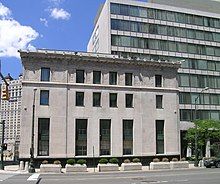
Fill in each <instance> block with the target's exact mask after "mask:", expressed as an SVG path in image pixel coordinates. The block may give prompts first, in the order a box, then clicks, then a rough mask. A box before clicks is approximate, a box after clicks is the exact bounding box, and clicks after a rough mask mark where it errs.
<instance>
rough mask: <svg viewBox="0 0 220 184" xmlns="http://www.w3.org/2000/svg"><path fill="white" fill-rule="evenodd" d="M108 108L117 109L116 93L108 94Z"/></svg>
mask: <svg viewBox="0 0 220 184" xmlns="http://www.w3.org/2000/svg"><path fill="white" fill-rule="evenodd" d="M109 106H110V107H117V93H110V94H109Z"/></svg>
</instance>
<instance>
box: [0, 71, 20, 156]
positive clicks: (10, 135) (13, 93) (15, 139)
mask: <svg viewBox="0 0 220 184" xmlns="http://www.w3.org/2000/svg"><path fill="white" fill-rule="evenodd" d="M5 79H6V81H7V82H8V84H9V87H8V89H9V97H10V99H9V101H7V100H1V120H5V134H4V142H5V143H7V145H8V146H7V152H6V155H11V154H12V156H13V157H14V156H15V154H16V156H17V157H18V146H19V142H20V135H21V134H20V124H21V90H22V75H20V76H19V78H18V79H13V78H12V77H11V76H10V75H8V76H6V77H5ZM4 86H5V83H4V82H2V88H1V89H3V88H4ZM1 94H2V93H1ZM0 132H1V134H2V129H1V130H0ZM0 138H1V135H0Z"/></svg>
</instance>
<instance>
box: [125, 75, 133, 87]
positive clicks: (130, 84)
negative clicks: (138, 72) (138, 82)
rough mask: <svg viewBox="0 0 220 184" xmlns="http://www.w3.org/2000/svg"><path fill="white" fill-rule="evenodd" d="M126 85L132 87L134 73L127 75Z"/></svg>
mask: <svg viewBox="0 0 220 184" xmlns="http://www.w3.org/2000/svg"><path fill="white" fill-rule="evenodd" d="M125 85H126V86H132V73H125Z"/></svg>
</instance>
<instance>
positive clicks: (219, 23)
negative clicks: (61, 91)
mask: <svg viewBox="0 0 220 184" xmlns="http://www.w3.org/2000/svg"><path fill="white" fill-rule="evenodd" d="M152 1H153V2H155V3H146V2H138V1H129V0H107V1H106V3H105V4H104V5H103V6H101V8H100V10H99V12H98V15H97V17H96V20H95V27H94V30H93V33H92V36H91V38H90V41H89V43H88V48H87V50H88V51H93V52H98V53H112V54H116V55H118V56H120V57H122V58H133V59H136V60H137V61H138V60H139V59H141V60H142V59H146V60H161V61H176V60H177V61H178V60H182V61H183V62H182V67H181V68H180V69H179V70H178V73H179V74H178V77H179V87H180V94H179V99H180V120H181V129H182V130H186V129H187V128H188V127H189V126H190V125H191V124H190V123H188V122H190V121H193V120H194V119H195V114H194V111H195V110H194V109H195V105H194V104H195V99H196V97H197V96H198V95H200V97H199V100H198V105H197V109H198V111H197V115H198V117H197V118H200V119H216V120H219V119H220V2H217V1H215V2H212V1H206V2H205V4H203V5H202V3H201V1H200V0H199V1H197V0H196V1H194V0H193V1H191V2H189V0H181V1H180V0H175V1H172V0H152ZM202 1H203V0H202ZM187 2H188V3H189V4H188V5H186V4H187ZM156 3H160V4H156ZM172 3H173V4H172ZM166 4H168V5H169V6H168V5H166ZM171 5H173V6H171ZM204 5H205V6H204ZM217 5H218V6H217ZM174 6H175V7H174ZM181 6H182V7H181ZM214 6H215V8H212V7H214ZM189 7H190V8H191V9H189ZM187 8H188V9H187ZM208 10H210V12H207V11H208ZM205 87H209V90H206V91H203V89H204V88H205ZM201 91H203V93H201Z"/></svg>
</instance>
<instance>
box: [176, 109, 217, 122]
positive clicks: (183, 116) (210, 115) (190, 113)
mask: <svg viewBox="0 0 220 184" xmlns="http://www.w3.org/2000/svg"><path fill="white" fill-rule="evenodd" d="M196 114H197V116H198V117H199V119H201V120H206V119H214V120H219V119H220V112H219V110H197V111H196ZM194 120H195V110H194V109H180V121H194Z"/></svg>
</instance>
